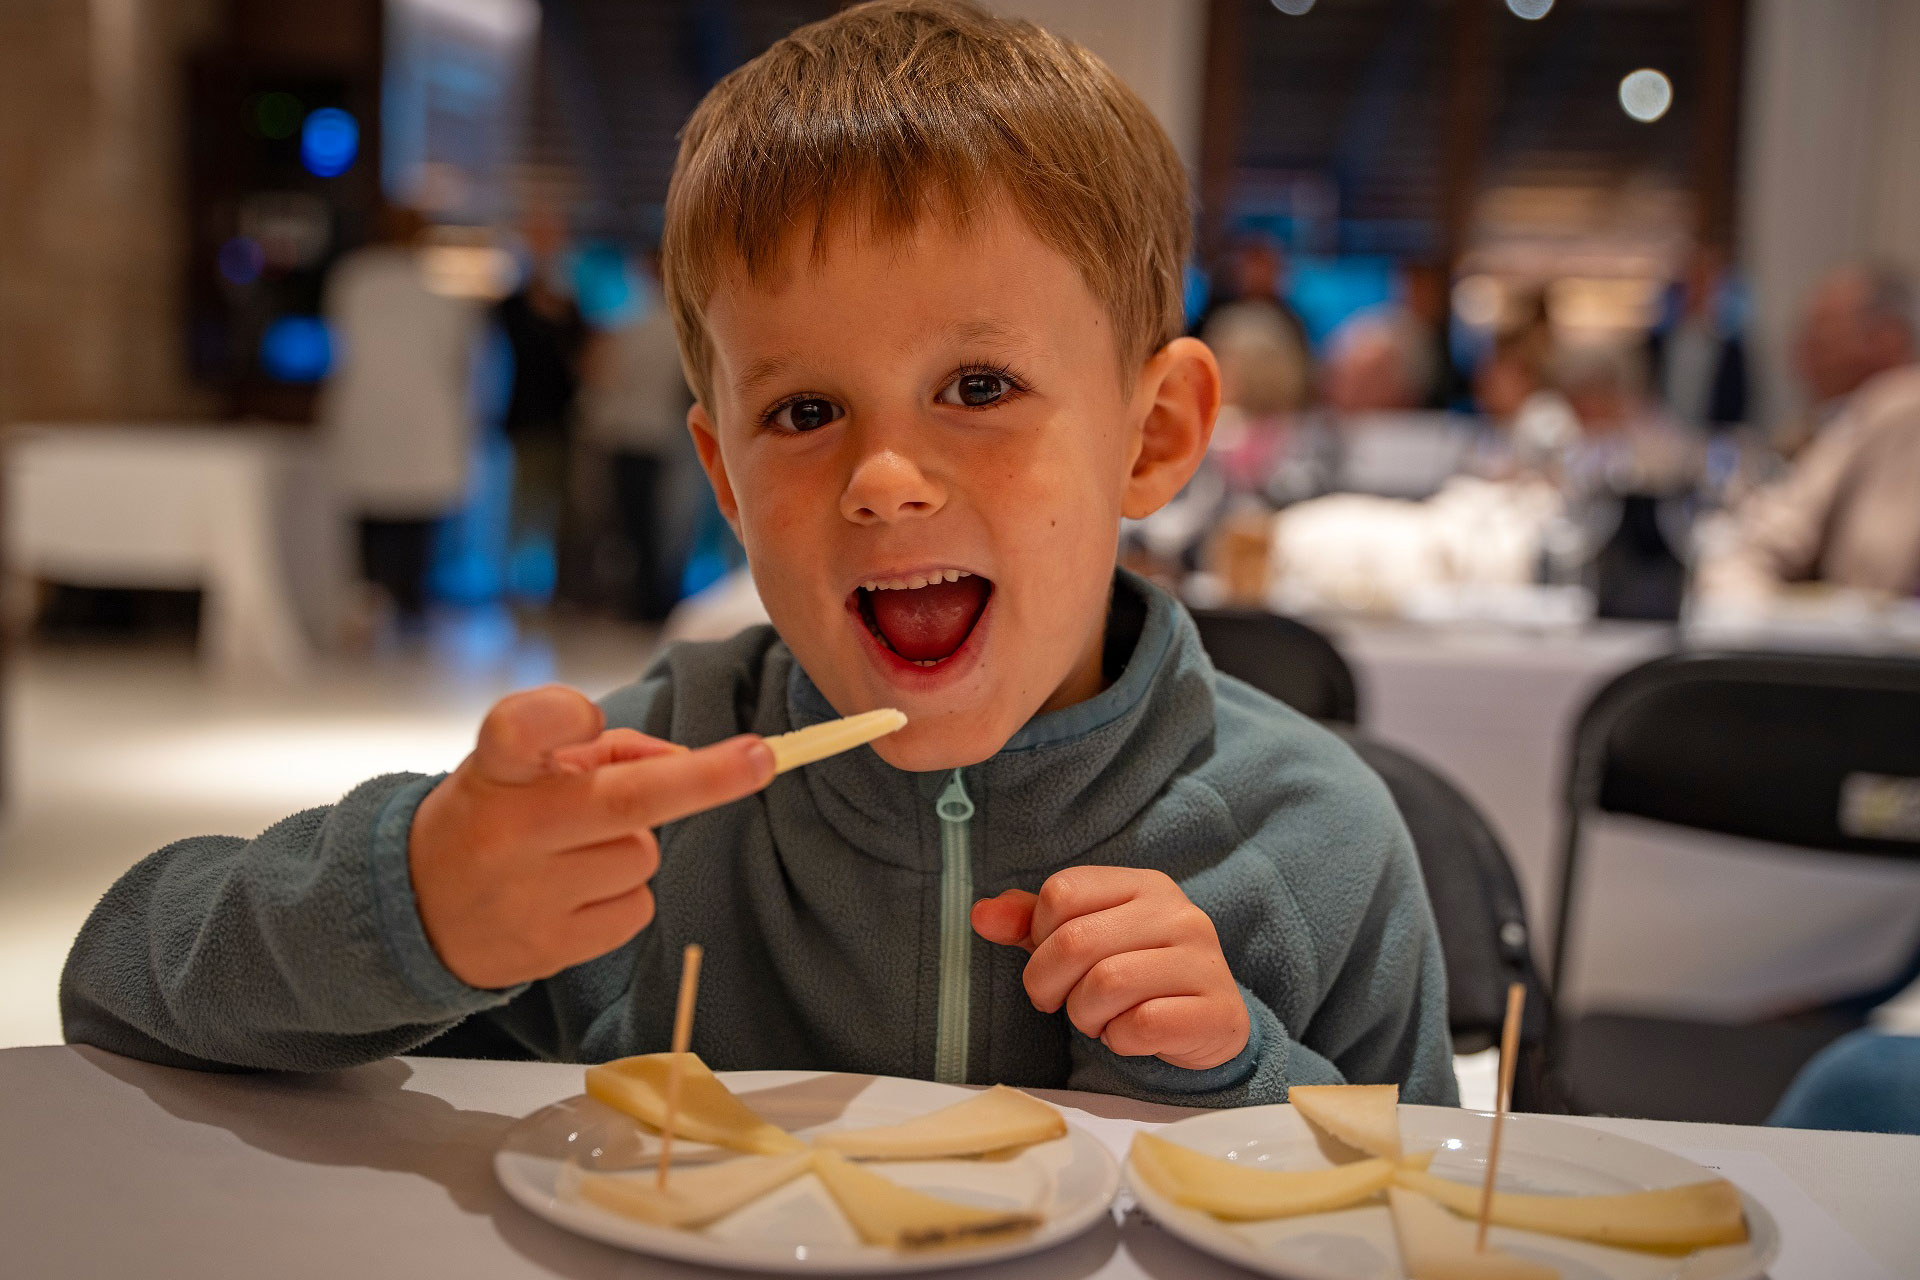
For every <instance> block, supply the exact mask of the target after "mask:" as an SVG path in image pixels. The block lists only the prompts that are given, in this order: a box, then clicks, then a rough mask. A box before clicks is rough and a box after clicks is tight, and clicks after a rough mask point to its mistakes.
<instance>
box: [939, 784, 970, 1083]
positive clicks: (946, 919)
mask: <svg viewBox="0 0 1920 1280" xmlns="http://www.w3.org/2000/svg"><path fill="white" fill-rule="evenodd" d="M933 811H934V812H935V813H937V814H939V815H940V1020H939V1025H938V1030H937V1031H936V1034H935V1038H934V1048H933V1078H934V1079H935V1080H938V1081H940V1082H942V1083H944V1084H964V1083H966V1079H967V1019H968V1014H969V1012H970V1008H971V1005H972V1003H973V978H972V964H973V923H972V920H971V918H970V917H971V913H972V910H973V841H972V833H971V830H970V828H969V826H968V824H969V823H970V822H972V820H973V801H972V800H971V799H970V798H969V797H968V796H967V787H966V783H965V782H963V781H962V780H961V777H960V770H958V769H955V770H954V771H953V777H952V778H950V779H948V781H947V786H946V789H945V790H944V791H942V792H941V793H940V798H939V799H938V800H936V801H935V802H934V806H933Z"/></svg>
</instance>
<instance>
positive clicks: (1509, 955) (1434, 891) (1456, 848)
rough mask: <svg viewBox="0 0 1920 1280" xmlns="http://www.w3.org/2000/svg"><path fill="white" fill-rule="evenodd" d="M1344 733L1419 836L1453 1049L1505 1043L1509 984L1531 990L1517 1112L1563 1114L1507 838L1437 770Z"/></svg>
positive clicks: (1545, 1005)
mask: <svg viewBox="0 0 1920 1280" xmlns="http://www.w3.org/2000/svg"><path fill="white" fill-rule="evenodd" d="M1343 736H1344V737H1345V738H1346V740H1347V743H1348V745H1350V746H1351V747H1352V748H1353V749H1354V751H1355V752H1356V753H1357V754H1358V755H1359V756H1360V758H1361V759H1362V760H1364V761H1366V763H1367V765H1368V767H1370V768H1371V769H1372V770H1373V771H1374V772H1375V773H1377V774H1379V775H1380V778H1381V780H1382V781H1384V782H1385V783H1386V784H1387V790H1388V791H1389V792H1391V793H1392V795H1393V801H1394V804H1395V805H1396V806H1398V808H1399V810H1400V816H1401V817H1402V818H1404V819H1405V820H1406V824H1407V830H1408V832H1409V833H1411V834H1412V836H1413V847H1414V851H1415V852H1416V853H1417V854H1418V855H1419V858H1420V870H1421V873H1422V875H1423V876H1424V877H1425V879H1426V884H1427V896H1428V898H1429V900H1430V901H1431V902H1432V903H1433V917H1434V923H1435V924H1436V925H1437V926H1438V927H1439V930H1440V950H1441V952H1442V953H1443V954H1444V955H1445V957H1446V965H1447V1020H1448V1023H1449V1024H1450V1026H1451V1027H1452V1030H1453V1040H1454V1048H1455V1050H1456V1051H1458V1052H1462V1053H1469V1052H1473V1051H1476V1050H1479V1049H1484V1048H1487V1047H1489V1046H1491V1045H1495V1044H1498V1043H1499V1040H1500V1031H1501V1025H1502V1023H1503V1022H1504V1021H1505V1019H1506V1005H1507V987H1508V986H1509V985H1510V984H1511V983H1515V982H1519V983H1523V984H1525V986H1526V988H1527V1004H1526V1013H1525V1015H1524V1016H1523V1018H1522V1027H1521V1045H1522V1056H1521V1061H1520V1069H1519V1070H1518V1071H1516V1073H1515V1085H1514V1098H1515V1105H1516V1106H1518V1107H1520V1108H1521V1109H1523V1110H1528V1111H1551V1110H1563V1109H1564V1107H1563V1105H1561V1104H1560V1103H1559V1102H1557V1101H1556V1095H1555V1094H1554V1093H1553V1091H1552V1086H1551V1075H1550V1073H1549V1072H1548V1070H1547V1063H1546V1059H1545V1054H1546V1045H1547V1040H1548V1031H1549V1001H1548V997H1547V990H1546V985H1545V983H1544V982H1542V980H1541V978H1540V974H1539V971H1538V969H1537V968H1536V967H1535V965H1534V963H1533V950H1532V946H1531V934H1530V933H1529V931H1528V929H1527V913H1526V907H1525V904H1524V902H1523V900H1522V899H1521V897H1520V884H1519V881H1518V880H1517V879H1515V877H1514V874H1513V864H1512V863H1511V862H1510V861H1509V860H1508V858H1507V852H1506V849H1505V848H1504V847H1503V846H1502V845H1501V843H1500V837H1499V836H1498V835H1496V834H1495V833H1494V830H1493V828H1492V826H1491V825H1489V824H1488V822H1487V820H1486V818H1485V817H1483V816H1482V815H1481V813H1480V811H1479V810H1478V809H1477V808H1475V807H1474V804H1473V802H1472V801H1471V800H1469V799H1467V797H1466V796H1465V795H1463V794H1462V793H1461V792H1460V790H1459V788H1457V787H1455V786H1454V785H1453V783H1451V782H1449V781H1448V780H1447V779H1446V778H1445V777H1444V776H1442V775H1441V774H1440V773H1438V772H1436V771H1435V770H1434V769H1433V768H1432V767H1431V766H1429V765H1427V764H1425V763H1423V762H1422V761H1420V760H1418V759H1416V758H1415V757H1413V756H1410V755H1408V754H1407V753H1406V752H1404V751H1401V750H1399V749H1398V748H1395V747H1390V746H1387V745H1386V744H1385V743H1382V742H1378V741H1375V740H1373V739H1370V738H1368V737H1366V736H1365V735H1362V734H1358V733H1348V734H1344V735H1343Z"/></svg>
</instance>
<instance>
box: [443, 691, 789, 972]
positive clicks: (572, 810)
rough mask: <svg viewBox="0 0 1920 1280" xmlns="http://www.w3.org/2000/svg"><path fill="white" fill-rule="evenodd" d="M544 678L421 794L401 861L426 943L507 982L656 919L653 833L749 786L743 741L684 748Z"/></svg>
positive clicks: (450, 964)
mask: <svg viewBox="0 0 1920 1280" xmlns="http://www.w3.org/2000/svg"><path fill="white" fill-rule="evenodd" d="M605 723H606V721H605V718H604V717H603V716H602V715H601V713H600V708H598V707H596V706H595V705H594V704H593V703H592V702H590V701H588V699H587V698H586V697H584V696H583V695H581V694H579V693H576V692H574V691H573V690H572V689H566V688H562V687H560V686H558V685H549V686H548V687H546V688H544V689H534V690H532V691H530V692H527V693H516V694H513V695H512V696H510V697H506V698H502V699H501V700H500V701H499V702H497V703H495V704H494V707H493V710H491V711H489V712H488V713H487V718H486V721H485V723H483V724H482V725H481V726H480V741H479V744H478V745H477V746H476V747H475V748H474V750H473V754H472V755H470V756H468V757H467V758H466V759H465V760H464V761H462V762H461V764H460V767H459V768H458V769H455V770H454V771H453V773H451V774H450V775H448V776H447V778H446V779H445V780H443V781H442V782H441V783H440V785H439V786H437V787H435V788H434V789H433V790H432V791H430V792H428V793H427V798H426V799H425V800H422V801H421V802H420V808H419V810H418V811H417V812H416V813H415V815H414V819H413V831H412V833H411V835H410V836H409V838H408V844H407V858H408V862H409V865H410V867H411V869H412V873H413V893H414V898H415V901H416V902H417V903H418V905H419V910H420V923H421V924H422V925H423V926H424V927H425V929H426V932H427V939H428V941H430V942H432V944H433V949H434V950H435V951H436V952H437V953H438V954H439V956H440V961H441V963H443V964H445V965H446V966H447V968H448V970H449V971H451V972H452V973H453V975H454V976H455V977H456V978H459V979H460V980H461V981H462V982H464V983H466V984H467V985H468V986H473V987H487V988H495V987H510V986H513V985H514V984H516V983H521V982H531V981H533V980H535V979H538V978H545V977H548V976H549V975H551V974H555V973H558V972H559V971H560V970H562V969H565V968H567V967H568V966H569V965H575V964H579V963H581V962H582V961H586V960H591V959H593V958H594V957H595V956H599V955H604V954H606V953H607V952H609V951H611V950H613V949H614V948H615V947H617V946H620V945H621V944H622V943H624V942H626V941H627V939H629V938H631V937H633V935H634V934H636V933H638V932H639V931H640V930H641V929H643V928H645V927H646V925H647V923H648V922H649V921H651V920H652V919H653V893H652V891H651V890H649V889H648V888H647V881H649V880H650V879H652V878H653V873H654V871H655V870H656V869H658V867H659V865H660V846H659V845H658V844H657V843H656V842H655V840H654V837H653V830H652V828H654V827H657V826H659V825H660V824H662V823H665V822H672V821H673V820H674V819H676V818H684V817H686V816H687V815H688V814H690V813H698V812H699V811H700V810H702V809H711V808H713V807H714V806H716V805H721V804H725V803H726V802H727V801H729V800H736V799H738V798H740V797H741V796H744V795H747V794H749V793H751V792H755V791H758V790H759V789H760V788H762V787H764V786H766V785H767V783H769V782H771V781H772V780H773V752H772V751H771V750H770V749H769V748H768V747H767V745H766V743H765V742H763V741H762V740H761V739H759V738H757V737H752V736H745V737H739V738H731V739H729V740H727V741H726V742H721V743H716V744H715V745H713V746H711V747H703V748H702V749H700V750H699V751H688V750H687V749H685V748H684V747H679V746H675V745H674V744H672V743H670V742H662V741H661V740H660V739H658V738H649V737H647V736H646V735H644V734H640V733H636V732H634V731H633V730H631V729H613V730H608V731H605V732H602V726H603V725H604V724H605Z"/></svg>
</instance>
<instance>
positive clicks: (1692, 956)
mask: <svg viewBox="0 0 1920 1280" xmlns="http://www.w3.org/2000/svg"><path fill="white" fill-rule="evenodd" d="M1320 625H1322V626H1323V627H1325V628H1326V629H1327V630H1328V631H1329V632H1330V633H1331V634H1332V635H1333V636H1334V637H1335V639H1336V641H1337V642H1338V644H1339V646H1340V649H1341V651H1342V652H1343V653H1344V654H1345V655H1346V656H1347V658H1348V661H1349V662H1351V663H1352V664H1353V666H1354V669H1355V675H1356V677H1357V679H1358V681H1359V685H1360V703H1361V706H1360V717H1361V721H1362V724H1363V727H1364V728H1365V729H1366V730H1367V731H1368V732H1369V733H1372V734H1375V735H1377V736H1379V737H1380V738H1383V739H1385V740H1386V741H1388V742H1391V743H1393V744H1395V745H1398V746H1402V747H1405V748H1406V749H1408V750H1409V751H1412V752H1414V753H1415V754H1417V755H1418V756H1420V757H1421V758H1422V759H1424V760H1426V761H1427V762H1428V763H1430V764H1432V765H1433V766H1435V767H1436V768H1438V769H1439V770H1440V771H1441V772H1443V773H1445V774H1446V775H1448V776H1449V777H1450V778H1452V779H1453V780H1454V782H1456V783H1457V784H1458V785H1459V786H1460V787H1461V789H1462V790H1464V791H1465V792H1466V793H1467V795H1468V796H1470V797H1471V798H1472V799H1473V801H1474V802H1475V804H1477V805H1478V806H1479V807H1480V809H1481V811H1482V812H1483V813H1485V814H1486V815H1487V817H1488V819H1489V821H1491V822H1492V823H1493V826H1494V828H1495V830H1496V831H1498V832H1499V834H1500V837H1501V839H1502V841H1503V842H1504V843H1505V845H1506V847H1507V852H1508V855H1509V856H1510V857H1511V858H1512V859H1513V862H1514V868H1515V872H1516V874H1517V875H1518V876H1519V879H1520V886H1521V890H1522V892H1523V894H1524V896H1525V898H1526V904H1527V916H1528V919H1529V921H1530V922H1531V923H1532V925H1533V929H1534V954H1535V955H1536V956H1540V957H1543V963H1544V957H1546V956H1547V955H1549V954H1550V946H1551V931H1552V926H1553V903H1554V894H1555V891H1556V889H1557V877H1558V867H1559V862H1560V840H1561V838H1562V837H1561V814H1562V811H1563V808H1564V805H1563V802H1562V799H1561V796H1562V788H1563V787H1564V785H1565V783H1564V779H1565V776H1566V752H1567V746H1568V742H1569V740H1570V738H1571V735H1572V733H1573V726H1574V723H1575V721H1576V720H1577V719H1578V718H1579V715H1580V712H1581V711H1582V709H1584V707H1585V706H1586V703H1587V700H1588V699H1589V698H1591V697H1592V696H1593V694H1594V693H1596V692H1597V691H1598V690H1599V688H1600V686H1601V685H1603V684H1605V683H1606V682H1607V681H1608V680H1609V679H1611V678H1612V677H1613V676H1615V675H1617V674H1619V673H1620V672H1622V671H1625V670H1626V669H1627V668H1629V667H1632V666H1635V665H1637V664H1639V663H1641V662H1644V661H1646V660H1647V659H1649V658H1653V657H1655V656H1657V655H1659V654H1661V653H1664V652H1667V651H1669V650H1670V649H1672V648H1673V647H1674V645H1675V644H1676V632H1675V630H1674V629H1673V628H1671V627H1666V626H1661V625H1656V624H1647V623H1617V622H1616V623H1607V622H1601V623H1594V624H1591V625H1589V626H1586V627H1581V628H1568V629H1564V630H1555V629H1547V630H1539V631H1526V630H1520V629H1513V628H1497V627H1489V626H1457V627H1453V626H1434V625H1414V624H1406V623H1387V622H1367V621H1323V622H1322V623H1320ZM1586 830H1587V838H1588V840H1589V850H1590V852H1589V854H1588V855H1587V858H1586V869H1585V872H1584V874H1583V879H1582V886H1583V887H1582V892H1581V905H1580V915H1579V925H1578V928H1579V933H1578V935H1577V936H1576V939H1575V943H1574V956H1573V958H1572V964H1571V971H1570V979H1569V982H1568V984H1567V990H1566V992H1564V993H1563V994H1564V995H1565V996H1566V997H1567V998H1568V999H1569V1000H1570V1001H1571V1003H1572V1004H1573V1005H1575V1006H1581V1005H1592V1004H1597V1003H1604V1004H1606V1005H1608V1006H1610V1007H1614V1008H1633V1009H1641V1010H1647V1011H1661V1010H1664V1011H1667V1012H1670V1013H1673V1014H1675V1015H1677V1016H1700V1017H1707V1018H1724V1019H1728V1020H1739V1019H1743V1018H1748V1017H1758V1016H1765V1015H1767V1014H1769V1013H1771V1012H1774V1011H1775V1010H1777V1009H1779V1008H1781V1007H1790V1006H1792V1005H1794V1004H1796V1003H1802V1002H1818V1001H1820V1000H1823V999H1826V998H1829V997H1832V996H1836V995H1840V994H1846V993H1850V992H1852V991H1856V990H1860V989H1863V988H1865V987H1868V986H1871V985H1873V984H1874V983H1876V982H1878V981H1881V980H1883V979H1884V978H1885V977H1886V976H1887V975H1888V973H1890V972H1891V971H1892V969H1893V968H1894V967H1895V966H1896V965H1897V964H1898V963H1899V962H1900V961H1901V960H1904V959H1905V958H1906V957H1907V956H1909V955H1910V954H1912V951H1913V948H1914V947H1915V946H1916V945H1920V864H1914V863H1906V864H1900V863H1891V862H1886V861H1876V860H1869V859H1852V858H1831V857H1823V856H1821V855H1817V854H1809V853H1805V852H1802V851H1794V850H1785V849H1782V848H1780V847H1779V846H1775V845H1763V844H1758V843H1756V842H1753V841H1741V840H1733V839H1729V838H1722V837H1716V836H1709V835H1705V834H1702V833H1695V832H1687V831H1681V830H1678V829H1676V828H1670V827H1664V826H1660V825H1657V824H1654V823H1648V822H1640V821H1637V820H1630V819H1620V818H1601V819H1599V820H1596V821H1592V822H1590V823H1588V825H1587V828H1586ZM1756 925H1758V926H1759V927H1756Z"/></svg>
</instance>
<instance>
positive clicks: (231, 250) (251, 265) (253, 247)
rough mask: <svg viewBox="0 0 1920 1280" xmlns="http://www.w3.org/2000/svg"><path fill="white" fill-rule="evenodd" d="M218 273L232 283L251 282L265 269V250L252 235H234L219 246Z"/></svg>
mask: <svg viewBox="0 0 1920 1280" xmlns="http://www.w3.org/2000/svg"><path fill="white" fill-rule="evenodd" d="M217 261H218V263H219V266H220V274H221V275H223V276H225V277H226V278H227V280H228V281H229V282H231V283H233V284H252V283H253V282H254V281H255V280H258V279H259V278H260V273H261V271H263V270H265V269H266V265H267V251H266V250H265V249H262V248H261V247H260V242H259V241H258V240H255V239H254V238H253V237H252V236H235V237H234V238H233V239H231V240H229V241H227V242H226V243H225V244H223V245H221V246H220V254H219V257H218V259H217Z"/></svg>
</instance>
